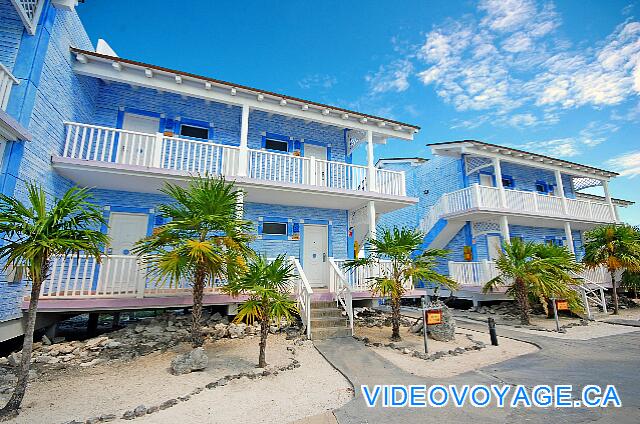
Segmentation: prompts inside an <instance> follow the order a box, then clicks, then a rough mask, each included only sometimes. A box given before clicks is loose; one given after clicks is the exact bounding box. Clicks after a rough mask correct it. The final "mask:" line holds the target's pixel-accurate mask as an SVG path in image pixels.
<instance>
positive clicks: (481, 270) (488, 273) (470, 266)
mask: <svg viewBox="0 0 640 424" xmlns="http://www.w3.org/2000/svg"><path fill="white" fill-rule="evenodd" d="M499 275H500V271H499V270H498V268H497V267H496V263H495V262H494V261H489V260H484V261H478V262H456V261H449V278H451V279H452V280H453V281H455V282H457V283H458V284H459V285H460V289H461V290H464V289H466V290H468V289H477V290H481V289H482V287H484V285H485V284H487V283H488V282H489V281H490V280H492V279H494V278H496V277H497V276H499ZM575 278H577V279H581V280H582V285H587V286H589V285H597V286H602V287H611V286H612V285H611V276H610V275H609V273H608V272H607V270H606V268H603V267H599V268H595V269H585V270H583V271H581V272H580V273H579V274H576V275H575Z"/></svg>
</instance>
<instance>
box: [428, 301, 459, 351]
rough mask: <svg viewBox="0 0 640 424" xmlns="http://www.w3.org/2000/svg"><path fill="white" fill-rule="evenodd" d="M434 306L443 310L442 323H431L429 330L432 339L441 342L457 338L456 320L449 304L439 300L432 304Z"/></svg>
mask: <svg viewBox="0 0 640 424" xmlns="http://www.w3.org/2000/svg"><path fill="white" fill-rule="evenodd" d="M430 307H432V308H438V309H441V310H442V324H437V325H429V326H428V328H427V331H428V333H429V336H431V338H432V339H434V340H438V341H441V342H449V341H452V340H454V339H455V332H456V321H455V319H454V318H453V314H452V313H451V310H450V309H449V308H448V307H447V305H445V304H443V303H441V302H437V303H435V302H434V303H433V304H431V305H430Z"/></svg>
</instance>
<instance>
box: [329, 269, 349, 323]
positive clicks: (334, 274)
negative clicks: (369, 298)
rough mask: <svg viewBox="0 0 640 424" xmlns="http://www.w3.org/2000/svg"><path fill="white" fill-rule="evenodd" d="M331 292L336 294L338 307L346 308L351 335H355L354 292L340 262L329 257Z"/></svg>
mask: <svg viewBox="0 0 640 424" xmlns="http://www.w3.org/2000/svg"><path fill="white" fill-rule="evenodd" d="M328 265H329V292H331V293H333V295H334V296H335V300H336V304H337V306H338V307H340V306H341V307H342V308H344V310H345V312H346V313H347V317H348V318H349V326H350V327H351V335H353V294H352V293H351V288H350V287H349V283H348V282H347V277H346V276H345V275H344V273H343V272H342V270H341V269H340V267H339V266H338V264H336V262H335V260H334V259H333V258H329V262H328Z"/></svg>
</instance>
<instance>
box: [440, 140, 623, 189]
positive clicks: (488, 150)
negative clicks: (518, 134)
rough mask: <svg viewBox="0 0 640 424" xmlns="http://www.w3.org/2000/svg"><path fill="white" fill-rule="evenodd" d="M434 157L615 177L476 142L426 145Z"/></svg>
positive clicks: (610, 173) (555, 160)
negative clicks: (480, 159) (495, 161)
mask: <svg viewBox="0 0 640 424" xmlns="http://www.w3.org/2000/svg"><path fill="white" fill-rule="evenodd" d="M427 146H429V147H431V152H432V153H433V154H434V155H442V156H454V157H460V156H461V155H475V156H484V157H489V158H499V159H501V160H505V161H507V162H512V163H519V164H521V165H525V166H532V167H537V168H546V169H550V170H558V171H560V172H562V173H564V174H571V175H575V176H578V177H585V178H597V179H601V180H607V181H608V180H609V179H611V178H613V177H616V176H617V175H618V174H617V173H616V172H611V171H606V170H604V169H599V168H594V167H592V166H588V165H582V164H579V163H574V162H569V161H565V160H562V159H556V158H552V157H549V156H544V155H539V154H536V153H531V152H526V151H524V150H518V149H513V148H510V147H504V146H498V145H495V144H489V143H485V142H482V141H476V140H464V141H451V142H446V143H434V144H427Z"/></svg>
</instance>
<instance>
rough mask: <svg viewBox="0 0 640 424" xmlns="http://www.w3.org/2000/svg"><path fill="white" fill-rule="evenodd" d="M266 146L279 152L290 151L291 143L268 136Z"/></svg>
mask: <svg viewBox="0 0 640 424" xmlns="http://www.w3.org/2000/svg"><path fill="white" fill-rule="evenodd" d="M264 148H265V149H267V150H277V151H279V152H288V151H289V143H287V142H286V141H280V140H274V139H271V138H267V139H265V140H264Z"/></svg>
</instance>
